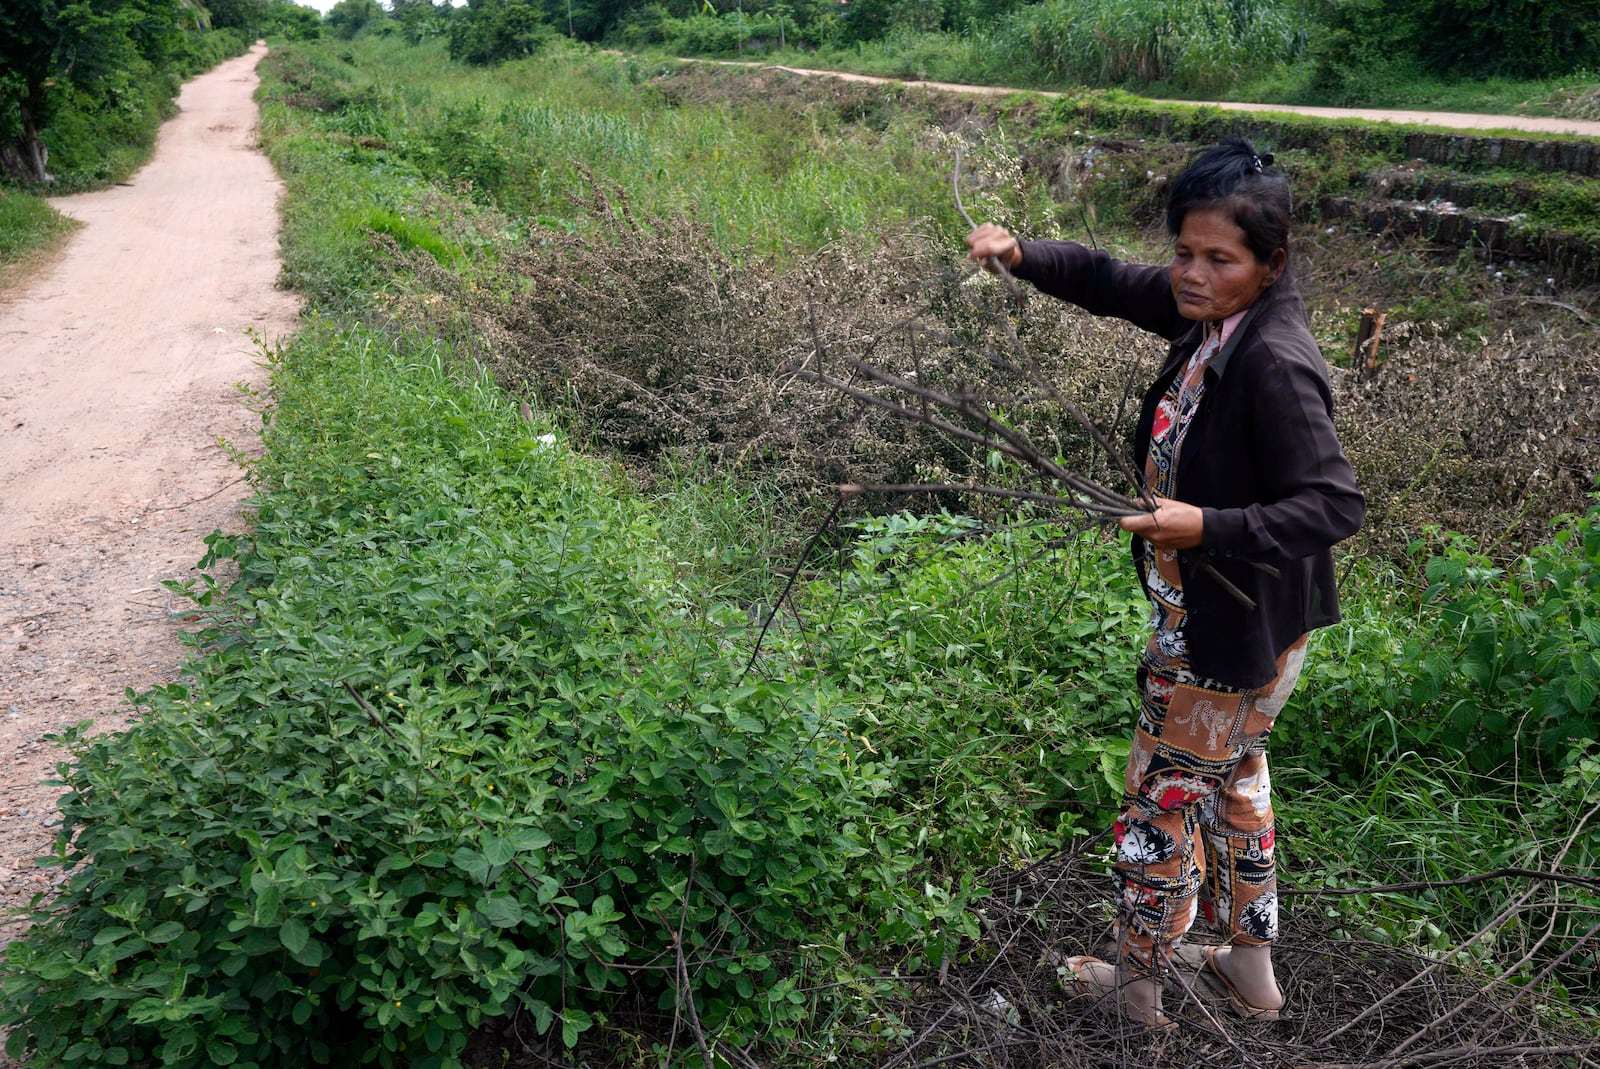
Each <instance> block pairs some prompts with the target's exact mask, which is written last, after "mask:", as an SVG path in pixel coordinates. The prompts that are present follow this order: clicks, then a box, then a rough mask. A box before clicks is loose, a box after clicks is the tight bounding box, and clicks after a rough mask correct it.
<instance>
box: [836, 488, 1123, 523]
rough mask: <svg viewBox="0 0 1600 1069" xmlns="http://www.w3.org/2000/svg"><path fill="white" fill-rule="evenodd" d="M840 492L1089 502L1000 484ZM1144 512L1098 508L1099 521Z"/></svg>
mask: <svg viewBox="0 0 1600 1069" xmlns="http://www.w3.org/2000/svg"><path fill="white" fill-rule="evenodd" d="M838 489H839V493H841V494H844V495H845V496H846V497H852V496H855V495H858V494H979V495H981V496H984V497H1003V498H1006V499H1008V500H1011V501H1032V502H1036V503H1038V504H1043V505H1058V506H1060V507H1062V508H1089V507H1090V506H1089V504H1088V503H1087V502H1083V501H1079V500H1076V499H1074V498H1070V497H1060V496H1059V495H1056V494H1041V493H1037V492H1035V491H1032V490H1008V489H1006V488H1005V487H1001V486H985V485H983V484H981V483H845V484H844V485H842V486H840V487H839V488H838ZM1139 515H1143V510H1141V509H1128V510H1126V511H1123V512H1117V511H1115V510H1113V509H1107V510H1104V511H1098V510H1097V517H1098V518H1097V520H1096V522H1100V523H1114V522H1115V521H1116V520H1117V518H1118V517H1120V516H1139Z"/></svg>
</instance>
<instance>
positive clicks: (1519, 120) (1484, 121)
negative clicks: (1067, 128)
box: [681, 59, 1600, 137]
mask: <svg viewBox="0 0 1600 1069" xmlns="http://www.w3.org/2000/svg"><path fill="white" fill-rule="evenodd" d="M681 62H684V63H705V62H720V63H723V64H725V65H727V66H737V67H772V68H773V69H775V70H781V71H788V72H789V73H790V74H802V75H820V76H825V77H829V78H839V79H841V80H843V81H847V82H870V83H872V84H875V85H883V84H886V83H890V82H899V83H900V84H902V85H910V86H917V87H920V88H923V89H939V90H943V91H946V92H953V93H974V94H978V95H980V96H1002V95H1004V94H1007V93H1035V94H1037V95H1038V96H1042V97H1058V96H1060V95H1061V94H1060V93H1050V92H1046V91H1044V90H1038V89H1006V88H1003V87H1000V86H993V85H955V84H953V83H950V82H909V81H904V80H903V79H899V78H879V77H876V76H873V75H870V74H847V73H844V72H842V71H823V70H811V69H809V68H806V67H781V66H778V65H776V64H768V63H734V62H729V61H709V60H695V59H685V60H682V61H681ZM1156 103H1158V104H1187V105H1189V106H1191V107H1212V108H1221V109H1222V110H1224V111H1278V112H1289V113H1292V114H1295V115H1315V116H1318V117H1320V118H1325V119H1366V120H1369V121H1372V122H1397V123H1410V124H1413V125H1417V126H1439V127H1444V128H1446V129H1451V130H1520V131H1523V132H1525V133H1535V134H1578V135H1581V136H1584V137H1600V122H1590V121H1588V120H1585V119H1555V118H1548V117H1544V116H1534V115H1474V114H1470V113H1467V112H1457V111H1397V110H1387V109H1383V108H1318V107H1302V106H1299V105H1295V104H1242V103H1221V102H1213V101H1200V100H1167V101H1162V100H1158V101H1156Z"/></svg>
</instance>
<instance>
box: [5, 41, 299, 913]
mask: <svg viewBox="0 0 1600 1069" xmlns="http://www.w3.org/2000/svg"><path fill="white" fill-rule="evenodd" d="M265 53H266V48H265V47H264V46H262V45H257V46H256V47H255V48H254V49H253V50H252V51H251V52H250V53H248V54H247V55H244V56H241V57H239V58H237V59H234V60H230V61H229V62H227V63H224V64H222V65H221V66H220V67H218V68H216V69H215V70H213V71H211V72H210V73H208V74H204V75H202V76H200V77H198V78H196V79H194V80H193V81H192V82H190V83H189V84H188V85H187V86H185V88H184V90H183V93H182V95H181V96H180V97H179V99H178V106H179V108H180V109H181V110H180V113H179V115H178V116H177V117H176V118H175V119H173V120H172V121H170V122H168V123H167V124H166V125H165V126H164V127H163V128H162V131H161V138H160V141H159V143H158V145H157V148H156V153H155V156H154V158H153V159H152V161H151V162H150V164H149V165H148V166H146V167H145V168H144V169H143V170H142V171H140V172H139V173H138V174H137V175H136V176H135V177H134V178H133V180H132V181H131V182H128V183H124V184H122V185H120V186H116V187H113V188H111V189H107V190H103V191H101V192H98V193H90V194H85V195H82V196H75V197H65V198H61V199H58V200H56V201H54V202H53V203H54V204H55V206H56V208H57V209H59V210H60V211H62V212H64V213H66V214H67V215H70V216H72V217H73V218H75V219H78V220H80V221H81V222H82V223H83V224H84V226H83V227H82V228H81V229H80V230H79V231H78V233H77V234H75V235H74V236H73V237H72V239H71V241H70V243H69V244H68V245H67V247H66V249H65V251H64V253H63V254H62V256H61V257H60V259H59V260H58V261H57V262H56V263H55V264H54V265H53V266H52V267H51V268H50V269H49V270H47V271H46V272H44V273H43V274H41V275H39V276H38V277H36V278H34V279H33V280H32V281H31V282H29V283H27V284H26V285H23V286H21V287H19V288H18V289H15V290H12V291H10V292H8V293H5V294H0V443H3V445H0V762H3V765H4V767H3V768H0V907H14V906H18V905H23V904H26V902H27V901H28V899H29V897H30V896H31V895H32V894H33V893H34V892H36V891H40V890H44V889H46V888H48V887H49V885H50V880H51V875H52V872H53V870H39V869H36V868H35V867H34V865H33V862H32V859H33V858H34V857H36V856H38V855H41V854H44V853H46V852H48V850H49V848H50V844H51V842H52V841H53V838H54V830H53V828H52V825H53V824H54V822H55V798H56V795H57V790H56V789H54V788H48V787H43V786H41V784H40V781H41V780H43V779H45V778H46V777H48V776H49V775H51V774H52V771H53V768H54V765H55V763H56V762H57V761H59V760H60V759H61V757H62V754H61V752H60V751H59V750H58V749H57V748H55V747H54V746H52V745H51V744H49V743H47V742H45V741H43V739H42V737H43V736H45V735H47V734H49V733H50V732H52V731H55V730H57V729H59V728H61V727H62V726H64V725H68V724H73V723H76V722H78V721H80V720H85V719H92V720H94V721H95V722H96V723H97V724H98V725H100V726H102V727H104V728H107V729H113V728H118V727H121V726H123V724H124V723H125V721H124V719H123V713H124V708H123V697H122V696H123V692H124V690H125V689H126V688H128V687H133V688H145V687H149V686H150V685H152V684H155V683H158V682H161V681H162V680H166V679H170V678H172V677H173V676H174V675H175V673H176V671H177V669H178V666H179V665H180V664H181V662H182V660H183V657H184V651H183V650H182V647H181V645H180V643H179V641H178V627H179V625H178V622H177V620H176V619H175V617H176V615H177V614H179V613H181V609H182V606H181V604H177V605H175V604H174V601H173V599H171V598H170V597H169V595H168V593H167V591H166V590H165V589H163V587H162V585H161V584H162V581H163V580H165V579H171V578H180V577H183V576H186V575H190V574H192V570H191V565H193V563H194V562H195V561H196V560H198V559H199V557H200V555H201V554H202V553H203V552H204V549H205V547H204V545H203V544H202V539H203V538H204V537H205V535H206V534H207V533H209V532H210V531H211V530H213V529H214V528H217V527H223V528H230V529H237V528H238V527H239V526H240V520H239V516H238V507H239V502H240V500H241V499H242V498H243V496H244V486H243V485H242V483H241V482H240V481H239V475H240V473H239V471H238V469H237V468H236V467H235V466H234V465H233V464H232V463H231V462H230V461H229V459H228V456H227V453H226V451H225V450H224V449H223V448H222V446H221V445H219V443H218V440H219V439H223V440H226V441H227V442H230V443H233V444H236V445H239V446H241V447H245V448H248V447H249V446H250V445H251V443H252V442H253V441H254V433H255V428H256V426H258V424H259V418H258V417H257V416H256V415H255V414H254V413H253V412H252V411H250V410H249V409H248V408H247V407H246V406H245V405H243V404H241V398H240V395H239V393H238V390H237V389H236V386H235V384H236V383H239V382H241V381H245V382H258V381H259V380H260V378H261V371H260V369H259V368H258V367H257V359H258V357H257V355H256V351H255V347H254V343H253V342H252V341H251V339H250V337H249V336H248V335H247V333H246V332H247V331H248V330H255V331H257V332H259V333H260V334H261V335H263V336H264V337H266V338H269V339H270V338H273V337H276V336H278V335H282V334H285V333H287V332H288V331H290V330H292V329H293V327H294V325H295V321H296V311H297V306H298V302H297V300H296V299H295V298H294V297H293V295H291V294H288V293H285V292H283V291H281V290H278V289H277V288H276V279H277V274H278V259H277V250H278V241H277V229H278V214H277V210H276V205H277V199H278V196H279V191H280V183H279V181H278V177H277V175H276V174H275V173H274V171H273V170H272V167H271V165H270V164H269V163H268V162H267V160H266V158H265V157H264V156H263V155H262V154H261V153H260V151H259V150H258V149H257V146H256V118H257V108H256V105H255V102H254V100H253V99H252V93H253V92H254V91H255V88H256V85H257V84H258V79H257V77H256V74H255V67H256V64H257V62H258V61H259V60H260V59H261V57H262V56H263V55H264V54H265ZM16 930H17V929H16V926H15V924H14V923H10V922H8V923H6V924H4V926H0V941H3V940H4V939H5V938H7V937H9V936H12V935H15V934H16Z"/></svg>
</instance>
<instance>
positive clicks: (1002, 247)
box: [967, 223, 1022, 271]
mask: <svg viewBox="0 0 1600 1069" xmlns="http://www.w3.org/2000/svg"><path fill="white" fill-rule="evenodd" d="M967 248H968V249H971V250H972V251H971V252H969V253H967V259H969V260H976V261H978V262H979V263H980V264H982V265H983V266H984V267H985V268H986V269H988V270H990V271H993V270H994V264H995V263H1000V264H1003V265H1004V266H1005V269H1006V270H1007V271H1015V270H1016V269H1017V267H1018V266H1020V265H1021V263H1022V245H1021V244H1020V243H1018V241H1017V239H1016V238H1014V237H1012V236H1011V231H1009V230H1007V229H1006V228H1005V227H1003V226H995V225H994V224H993V223H984V224H983V225H982V226H980V227H978V229H976V230H974V231H973V232H972V233H970V234H968V235H967Z"/></svg>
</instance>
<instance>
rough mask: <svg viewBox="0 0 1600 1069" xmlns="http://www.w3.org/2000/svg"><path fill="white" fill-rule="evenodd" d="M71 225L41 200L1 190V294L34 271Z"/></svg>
mask: <svg viewBox="0 0 1600 1069" xmlns="http://www.w3.org/2000/svg"><path fill="white" fill-rule="evenodd" d="M74 225H75V224H74V223H73V222H72V220H71V219H68V218H67V217H66V216H64V215H62V214H61V213H60V212H58V211H56V210H55V209H54V208H52V207H50V205H49V203H48V202H47V201H45V199H44V198H43V197H37V196H34V195H32V194H30V193H20V192H17V191H15V190H8V189H0V291H3V290H5V289H6V288H8V287H9V286H12V285H14V284H16V283H17V282H20V281H22V280H23V279H25V278H27V277H28V275H29V274H31V273H32V272H33V271H34V270H36V268H37V265H38V264H39V263H41V262H42V261H44V260H45V259H46V258H48V257H49V255H50V254H51V253H52V252H53V251H54V250H55V249H57V248H59V247H60V245H61V243H62V242H63V241H65V240H66V237H67V235H68V234H70V233H72V228H73V226H74Z"/></svg>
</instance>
